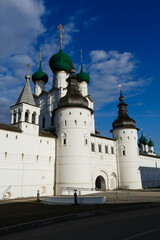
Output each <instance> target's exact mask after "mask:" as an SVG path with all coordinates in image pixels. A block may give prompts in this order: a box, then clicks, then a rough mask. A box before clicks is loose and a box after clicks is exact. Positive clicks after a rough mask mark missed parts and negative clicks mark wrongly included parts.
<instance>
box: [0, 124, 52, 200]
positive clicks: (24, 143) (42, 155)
mask: <svg viewBox="0 0 160 240" xmlns="http://www.w3.org/2000/svg"><path fill="white" fill-rule="evenodd" d="M55 140H56V139H55V138H51V137H43V136H36V135H29V134H24V133H20V132H12V131H7V130H1V129H0V146H1V148H0V199H4V198H17V197H29V196H36V195H37V190H39V191H40V195H52V194H53V193H54V192H53V185H54V167H55Z"/></svg>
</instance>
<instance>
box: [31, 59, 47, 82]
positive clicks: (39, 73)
mask: <svg viewBox="0 0 160 240" xmlns="http://www.w3.org/2000/svg"><path fill="white" fill-rule="evenodd" d="M39 80H41V81H44V82H45V84H46V83H47V82H48V75H47V74H46V73H45V72H43V71H42V67H41V61H40V64H39V70H38V71H37V72H35V73H33V75H32V81H33V82H34V83H35V82H36V81H39Z"/></svg>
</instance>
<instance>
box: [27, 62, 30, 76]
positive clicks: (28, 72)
mask: <svg viewBox="0 0 160 240" xmlns="http://www.w3.org/2000/svg"><path fill="white" fill-rule="evenodd" d="M29 67H30V65H29V64H27V74H29Z"/></svg>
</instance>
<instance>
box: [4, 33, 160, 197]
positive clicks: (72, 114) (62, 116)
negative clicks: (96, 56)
mask: <svg viewBox="0 0 160 240" xmlns="http://www.w3.org/2000/svg"><path fill="white" fill-rule="evenodd" d="M60 33H61V34H60V42H61V45H60V51H59V52H58V53H56V54H54V55H53V56H52V57H51V58H50V60H49V66H50V68H51V70H52V71H53V85H52V88H51V89H50V90H49V91H46V90H45V85H46V84H47V81H48V76H47V74H46V73H44V72H43V71H42V66H41V57H40V66H39V70H38V71H37V72H36V73H34V74H33V75H32V81H33V82H34V86H35V88H34V94H33V93H32V91H31V87H30V78H31V77H30V75H29V67H28V73H27V75H26V76H25V79H26V82H25V84H24V88H23V89H22V92H21V94H20V96H19V97H18V99H17V101H16V103H15V104H14V105H13V106H11V107H10V112H11V124H4V123H0V199H9V198H12V199H13V198H22V197H31V196H36V195H37V191H39V192H40V195H41V196H57V195H71V194H73V192H74V190H75V189H76V190H77V193H78V194H88V193H95V192H96V191H105V190H113V189H142V188H149V187H158V186H160V156H157V155H156V153H155V152H154V143H153V141H152V140H151V139H150V141H148V140H147V139H146V137H145V136H143V133H142V135H141V138H140V139H139V140H138V134H137V132H138V130H139V129H138V128H137V127H136V122H135V121H134V120H133V119H131V118H130V117H129V116H128V112H127V104H126V103H125V102H124V97H123V94H122V90H120V97H119V104H118V117H117V119H116V120H115V121H114V122H113V124H112V130H111V132H112V134H113V137H112V138H108V137H105V136H101V135H100V133H99V132H98V131H96V130H95V123H94V104H93V100H92V98H91V97H90V96H89V95H88V83H89V81H90V77H89V75H88V74H87V73H85V72H84V71H83V66H82V58H81V71H80V73H78V74H76V70H75V68H74V66H73V62H72V59H71V58H70V56H68V55H67V54H65V53H64V52H63V51H62V29H61V30H60Z"/></svg>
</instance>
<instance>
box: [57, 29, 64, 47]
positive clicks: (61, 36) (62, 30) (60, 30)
mask: <svg viewBox="0 0 160 240" xmlns="http://www.w3.org/2000/svg"><path fill="white" fill-rule="evenodd" d="M57 27H58V29H59V35H60V49H61V50H62V38H63V33H64V28H63V26H62V24H59V25H58V26H57Z"/></svg>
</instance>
